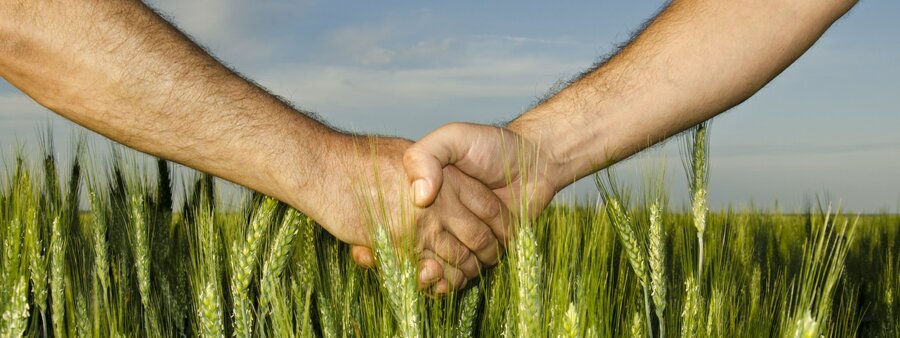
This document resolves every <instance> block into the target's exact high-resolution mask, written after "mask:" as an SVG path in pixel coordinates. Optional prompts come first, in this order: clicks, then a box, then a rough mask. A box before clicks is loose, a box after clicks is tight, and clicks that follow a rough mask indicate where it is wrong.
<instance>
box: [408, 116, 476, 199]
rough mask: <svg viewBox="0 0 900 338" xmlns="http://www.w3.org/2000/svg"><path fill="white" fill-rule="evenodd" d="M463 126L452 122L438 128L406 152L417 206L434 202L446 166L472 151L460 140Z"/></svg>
mask: <svg viewBox="0 0 900 338" xmlns="http://www.w3.org/2000/svg"><path fill="white" fill-rule="evenodd" d="M463 126H464V124H462V123H452V124H448V125H446V126H444V127H441V128H438V129H436V130H434V131H432V132H431V133H430V134H428V135H426V136H425V137H423V138H422V139H421V140H419V141H418V142H416V143H415V144H413V145H412V146H410V147H409V149H407V150H406V152H405V153H404V154H403V167H404V168H405V169H406V175H407V176H408V177H409V181H410V182H412V193H413V196H414V197H415V203H416V206H418V207H420V208H424V207H427V206H429V205H431V204H432V203H434V199H435V198H436V197H437V194H438V192H440V189H441V186H442V185H443V182H444V177H443V169H444V166H447V165H450V164H453V163H455V162H456V160H457V159H458V158H460V157H461V155H462V154H465V153H466V152H467V151H468V146H467V145H466V144H465V143H464V142H460V140H461V139H462V136H463V135H462V134H461V133H460V132H461V131H462V130H460V129H462V127H463Z"/></svg>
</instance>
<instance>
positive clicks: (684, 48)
mask: <svg viewBox="0 0 900 338" xmlns="http://www.w3.org/2000/svg"><path fill="white" fill-rule="evenodd" d="M855 3H856V1H853V0H741V1H719V0H675V1H673V2H672V3H671V4H670V5H669V6H668V7H667V8H665V9H664V10H663V11H662V12H661V13H660V14H659V15H658V16H656V17H655V18H654V19H652V20H651V21H649V22H648V24H647V26H646V28H645V29H644V30H643V31H642V32H641V33H640V34H638V35H637V36H636V37H635V38H634V39H633V41H631V42H630V43H629V44H628V45H627V46H626V47H625V48H623V49H622V50H620V51H619V52H618V53H616V54H615V55H614V56H613V57H611V58H610V59H608V60H606V61H605V62H601V63H600V64H599V65H597V66H596V67H594V68H593V69H591V70H589V71H588V72H585V73H584V74H583V75H582V76H581V77H579V78H578V79H576V80H575V81H573V82H572V83H571V84H570V85H569V86H567V87H566V88H564V89H562V90H561V91H559V92H558V93H556V94H555V95H553V96H551V97H550V98H548V99H547V100H545V101H544V102H542V103H541V104H539V105H538V106H536V107H534V108H533V109H531V110H529V111H528V112H526V113H525V114H523V115H522V116H520V117H519V118H517V119H516V120H514V121H512V122H510V123H509V125H508V126H506V128H498V127H491V126H483V125H474V124H463V123H455V124H450V125H447V126H444V127H441V128H439V129H437V130H435V131H433V132H432V133H430V134H429V135H427V136H425V137H424V138H423V139H422V140H420V141H419V142H417V143H416V144H415V145H414V146H413V147H411V148H410V149H409V150H407V152H406V154H405V155H404V165H405V167H406V170H407V172H408V173H409V179H410V181H411V182H413V185H414V186H415V187H417V189H416V203H417V204H418V205H420V206H425V205H429V204H430V203H431V200H432V199H433V198H434V196H435V195H436V194H437V193H438V191H439V190H440V186H441V179H442V177H441V172H440V169H441V168H442V167H443V166H446V165H449V164H453V165H455V166H456V167H458V168H459V169H460V170H462V171H463V172H465V173H466V174H468V175H469V176H472V177H474V178H476V179H478V180H480V181H481V182H482V183H485V184H486V185H487V186H488V187H490V188H492V189H493V190H494V192H495V193H496V194H497V195H498V196H499V197H500V198H501V199H502V200H503V201H504V202H506V203H507V205H508V206H509V207H510V209H513V210H520V206H524V207H525V208H527V209H528V210H527V212H528V214H529V215H530V216H532V217H533V216H535V215H537V213H538V212H540V210H541V209H543V207H544V206H546V205H547V204H548V203H549V202H550V200H551V199H552V198H553V196H554V195H555V194H556V192H557V191H559V190H560V189H562V188H564V187H565V186H567V185H569V184H572V183H573V182H575V181H576V180H578V179H579V178H582V177H584V176H587V175H589V174H591V173H593V172H595V171H597V170H600V169H602V168H604V167H607V166H609V165H611V164H613V163H615V162H617V161H619V160H622V159H624V158H626V157H628V156H631V155H632V154H635V153H637V152H638V151H640V150H642V149H645V148H647V147H650V146H652V145H653V144H655V143H657V142H659V141H660V140H663V139H665V138H666V137H669V136H672V135H675V134H677V133H679V132H681V131H683V130H686V129H688V128H690V127H691V126H694V125H696V124H697V123H699V122H702V121H705V120H707V119H710V118H712V117H714V116H716V115H717V114H720V113H722V112H724V111H726V110H728V109H729V108H731V107H733V106H735V105H737V104H739V103H741V102H743V101H744V100H746V99H747V98H749V97H750V96H751V95H753V94H754V93H755V92H756V91H758V90H759V89H760V88H762V87H763V86H764V85H765V84H766V83H768V82H769V81H771V80H772V79H773V78H774V77H775V76H777V75H778V74H779V73H781V71H783V70H784V69H785V68H787V67H788V66H789V65H790V64H791V63H793V62H794V61H795V60H796V59H797V58H799V57H800V55H802V54H803V53H804V52H805V51H806V50H807V49H809V47H810V46H812V44H813V43H814V42H815V41H816V40H817V39H818V38H819V37H820V36H821V35H822V34H823V33H824V32H825V30H827V29H828V27H830V26H831V24H832V23H834V22H835V21H836V20H838V19H839V18H840V17H841V16H842V15H843V14H844V13H846V12H847V11H849V10H850V9H851V8H852V7H853V5H854V4H855ZM523 161H524V162H523ZM523 164H524V165H523ZM524 168H527V170H524V171H528V172H529V173H528V174H525V173H523V170H522V169H524ZM523 193H524V195H523ZM522 196H527V197H528V200H527V201H525V202H526V203H522V201H521V200H522ZM525 211H526V210H520V213H524V212H525Z"/></svg>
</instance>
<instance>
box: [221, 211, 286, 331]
mask: <svg viewBox="0 0 900 338" xmlns="http://www.w3.org/2000/svg"><path fill="white" fill-rule="evenodd" d="M277 205H278V201H276V200H274V199H272V198H268V197H267V198H265V200H264V201H263V202H262V204H261V205H260V206H259V208H258V209H257V210H256V212H255V213H254V215H253V217H252V218H251V220H250V225H249V228H248V229H247V233H246V236H245V238H244V242H243V243H238V242H237V241H236V242H235V243H234V245H233V248H234V250H233V251H234V252H233V254H232V257H233V260H232V275H231V294H232V297H233V298H234V332H235V335H236V336H238V337H250V334H251V330H252V324H253V317H252V314H251V312H250V309H251V308H252V306H253V305H252V303H251V301H250V296H249V295H248V294H247V287H249V286H250V280H251V278H252V277H253V272H254V270H255V269H256V264H257V260H258V259H257V256H258V253H259V248H260V246H261V245H262V237H263V234H264V233H265V230H266V226H267V225H268V224H269V222H270V221H271V218H272V214H273V213H274V212H275V207H276V206H277Z"/></svg>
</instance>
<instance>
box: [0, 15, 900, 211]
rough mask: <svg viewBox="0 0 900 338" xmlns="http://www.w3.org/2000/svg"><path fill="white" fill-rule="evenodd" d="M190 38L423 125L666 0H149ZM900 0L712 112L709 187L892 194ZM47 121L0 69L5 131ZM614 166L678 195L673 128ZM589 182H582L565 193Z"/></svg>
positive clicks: (617, 29) (299, 98) (575, 67)
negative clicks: (652, 178) (655, 172)
mask: <svg viewBox="0 0 900 338" xmlns="http://www.w3.org/2000/svg"><path fill="white" fill-rule="evenodd" d="M151 3H152V4H153V6H155V7H157V8H158V9H160V10H161V11H162V12H164V13H165V14H166V15H167V16H168V17H169V18H171V19H172V21H174V22H175V23H176V25H178V26H179V27H181V28H182V29H183V30H184V31H185V32H187V33H188V34H189V35H191V36H193V37H194V38H195V39H196V40H197V41H198V42H199V43H200V44H202V45H204V46H206V47H207V48H208V49H209V50H210V51H211V52H212V53H213V54H214V55H216V56H217V57H219V58H220V59H221V60H223V61H225V62H226V63H228V64H229V65H230V66H232V67H233V68H235V69H236V70H238V71H240V72H241V73H243V74H244V75H246V76H248V77H249V78H251V79H253V80H255V81H257V82H258V83H260V84H261V85H262V86H264V87H266V88H268V89H270V90H271V91H273V92H274V93H276V94H278V95H280V96H282V97H285V98H286V99H288V100H290V101H292V102H294V103H295V104H296V105H298V106H299V107H302V108H303V109H306V110H311V111H315V112H317V113H318V114H319V115H321V116H322V117H323V118H324V119H325V120H327V121H328V122H329V123H330V124H332V125H335V126H338V127H340V128H343V129H349V130H353V131H358V132H373V133H384V134H395V135H399V136H403V137H408V138H413V139H415V138H419V137H421V136H422V135H424V134H425V133H427V132H428V131H429V130H431V129H434V128H436V127H438V126H440V125H442V124H444V123H447V122H453V121H472V122H486V123H487V122H499V121H506V120H509V119H511V118H514V117H515V116H516V115H517V114H519V113H520V112H522V111H523V110H525V109H526V108H527V107H528V106H529V105H530V104H531V103H532V102H534V101H535V100H536V99H537V98H539V97H541V96H542V95H543V94H544V93H545V92H546V91H547V90H548V89H549V88H550V87H551V86H552V85H553V84H554V83H556V82H557V81H559V80H565V79H568V78H570V77H571V76H573V75H574V74H577V73H579V72H580V71H582V70H583V69H585V68H586V67H588V66H590V65H591V64H592V63H593V62H594V61H595V60H596V59H597V58H598V57H600V56H602V55H605V54H607V53H609V52H611V51H613V50H614V48H615V46H616V45H617V44H619V43H622V42H623V41H625V40H627V38H628V37H629V36H630V34H631V32H632V31H633V30H635V29H637V28H638V27H639V26H640V24H641V23H642V22H644V21H645V20H646V19H648V18H649V17H650V16H652V15H653V14H654V13H655V12H656V11H657V10H658V8H659V7H660V6H661V5H662V4H663V2H661V1H628V2H625V1H617V2H609V1H592V2H587V1H582V2H566V3H565V5H558V4H549V3H547V2H465V3H462V2H439V3H426V2H417V1H383V2H348V1H331V2H318V1H279V0H268V1H238V0H195V1H178V0H156V1H152V2H151ZM898 17H900V2H897V1H876V0H873V1H865V2H862V3H860V4H859V5H857V7H856V8H855V9H854V10H853V11H852V12H851V13H850V14H849V15H848V16H846V17H845V18H844V19H842V20H841V21H839V22H838V23H837V24H835V25H834V26H833V27H832V28H831V30H829V32H828V33H826V35H825V36H824V38H823V39H822V40H820V41H819V42H818V43H817V44H816V45H815V46H814V47H813V48H812V49H810V50H809V51H808V52H807V53H806V54H805V55H804V56H803V57H802V58H801V59H800V60H799V61H797V62H796V63H795V64H794V65H793V66H791V67H790V68H789V69H788V70H786V71H785V72H784V73H783V74H782V75H781V76H779V77H778V78H777V79H775V80H774V81H773V82H772V83H770V84H769V85H768V86H767V87H766V88H764V89H763V90H762V91H760V92H759V93H757V94H756V95H755V96H754V97H752V98H751V99H750V100H748V101H747V102H745V103H744V104H742V105H740V106H739V107H737V108H735V109H733V110H732V111H730V112H727V113H725V114H723V115H722V116H720V117H718V118H716V120H715V121H714V122H713V126H712V131H711V133H712V146H711V181H710V198H711V202H712V205H713V206H714V207H724V206H727V205H728V204H735V205H741V204H747V203H750V202H754V203H756V204H757V205H772V204H773V203H774V201H776V200H777V201H779V204H780V205H781V206H783V207H784V208H785V209H788V210H794V209H796V208H799V207H802V206H803V203H804V201H805V200H807V199H808V198H810V197H814V196H815V195H821V196H826V195H827V196H830V197H831V198H832V199H833V200H835V202H837V201H841V203H842V205H843V206H845V207H846V208H849V209H852V210H854V211H877V210H879V209H882V208H887V209H890V210H896V209H897V208H898V205H900V175H898V173H900V133H898V130H900V114H898V104H897V103H896V102H897V95H898V94H900V82H898V79H900V65H898V62H897V60H900V44H897V43H896V37H897V36H898V35H900V23H898V22H897V20H896V18H898ZM48 121H49V122H50V123H51V124H52V126H53V128H54V133H55V134H56V140H57V144H58V146H57V150H58V151H59V152H62V153H63V154H62V155H63V157H65V156H66V155H67V152H68V151H69V147H67V146H65V144H66V143H67V142H68V140H71V134H72V132H73V131H76V130H78V129H79V128H78V127H74V126H73V125H72V124H71V123H69V122H67V121H65V120H63V119H61V118H59V117H57V116H56V115H54V114H53V113H51V112H48V111H47V110H45V109H43V108H41V107H40V106H38V105H37V104H35V103H34V102H32V101H31V100H30V99H28V98H27V97H26V96H24V95H23V94H21V93H20V92H19V91H18V90H17V89H15V88H13V87H12V86H10V85H9V84H6V83H5V82H0V145H2V148H3V149H4V152H5V153H6V154H8V153H9V151H10V150H11V149H12V147H13V144H14V143H15V142H16V141H17V140H20V141H23V142H25V143H26V144H36V143H37V132H36V130H38V129H39V128H41V127H42V126H45V125H46V124H47V123H48ZM670 143H671V144H670V145H667V146H664V147H660V148H657V149H654V150H652V151H650V152H648V154H646V155H643V156H639V157H638V158H636V159H632V160H629V161H627V162H625V163H622V164H621V165H619V166H618V169H617V171H618V172H619V173H620V175H621V176H622V177H623V178H624V179H626V180H629V181H631V182H637V178H638V177H639V173H638V172H639V170H641V169H642V168H646V167H648V165H647V164H645V163H655V165H659V164H658V163H660V161H659V160H658V159H659V158H664V159H666V161H665V163H667V172H668V173H669V177H670V178H671V179H670V183H671V185H672V196H673V200H674V201H676V203H680V201H683V199H682V196H685V195H686V193H685V189H684V186H685V184H684V182H683V179H682V176H684V174H683V170H682V168H681V162H680V160H679V157H678V156H679V154H678V144H677V142H670ZM593 190H594V188H593V186H592V185H591V184H590V182H580V183H578V184H576V185H575V186H574V187H573V188H572V189H569V190H568V191H567V192H566V193H565V194H564V195H565V196H584V195H585V194H589V193H591V192H592V191H593Z"/></svg>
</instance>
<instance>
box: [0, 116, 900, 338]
mask: <svg viewBox="0 0 900 338" xmlns="http://www.w3.org/2000/svg"><path fill="white" fill-rule="evenodd" d="M694 135H699V134H694ZM695 137H696V136H695ZM687 144H692V147H693V149H695V153H693V155H697V154H696V150H697V149H698V148H697V145H702V144H703V142H693V143H690V141H688V143H687ZM689 148H690V147H689ZM116 149H117V150H114V151H113V153H114V154H116V155H115V156H113V157H112V158H106V159H104V158H92V157H90V156H89V155H87V154H90V153H91V152H90V151H86V150H84V149H83V148H82V150H80V151H76V152H75V153H76V154H81V155H80V156H78V158H77V160H76V161H75V162H72V163H66V164H60V163H58V162H57V161H56V160H55V158H54V156H53V155H52V154H53V151H52V150H51V149H49V147H48V148H47V149H46V150H45V151H44V152H43V154H42V155H39V156H29V155H28V154H19V156H18V157H13V158H10V159H7V162H6V163H7V171H6V176H4V179H3V181H2V182H3V183H2V185H0V187H2V188H0V224H2V225H3V227H2V228H0V230H2V231H0V234H2V237H0V245H2V247H3V250H4V251H3V256H2V261H0V263H2V264H0V269H2V270H0V271H2V275H0V277H2V279H0V283H3V284H2V288H0V292H2V295H0V296H2V299H7V300H9V301H7V302H3V303H0V313H2V314H3V316H2V321H0V330H2V332H0V336H4V337H6V336H17V335H20V334H22V335H25V336H30V337H40V336H53V337H66V336H73V337H75V336H78V337H81V336H97V337H106V336H125V337H131V336H151V337H156V336H204V337H222V336H239V337H251V336H253V337H258V336H263V337H268V336H278V337H281V336H301V337H311V336H321V337H393V336H400V337H460V336H463V337H465V336H474V337H497V336H506V337H511V336H518V337H535V336H548V337H549V336H553V337H608V336H633V337H648V336H653V337H660V336H663V335H666V336H670V337H671V336H679V337H721V336H744V337H758V336H785V337H819V336H825V337H852V336H862V337H871V336H880V337H894V336H896V335H897V334H898V333H900V325H898V323H900V320H898V318H897V314H900V312H898V311H900V306H898V302H897V301H896V300H895V298H896V297H897V292H898V291H900V265H898V264H897V263H898V262H896V257H900V246H898V245H897V233H898V229H900V217H898V216H896V215H891V214H880V215H863V216H857V215H853V214H850V215H846V214H843V213H842V212H841V211H840V210H839V209H838V208H837V207H836V206H834V207H832V206H829V204H828V203H827V201H818V202H812V203H811V204H810V206H809V209H808V210H807V211H806V212H805V213H800V214H797V213H785V212H781V211H779V210H773V209H765V208H761V209H753V208H741V209H728V210H720V211H713V212H707V211H706V210H705V203H706V202H705V193H699V194H698V193H696V192H703V191H705V184H706V183H705V182H697V181H695V179H697V178H702V177H705V174H704V173H703V170H705V169H704V168H705V165H704V164H703V162H702V161H705V160H704V158H703V156H702V154H700V155H701V156H700V157H694V158H695V159H694V160H688V162H687V163H689V165H688V168H689V169H690V170H692V171H693V172H692V175H691V176H689V181H692V182H695V183H694V185H693V186H692V187H691V189H690V190H691V191H693V192H694V193H693V194H692V197H691V198H689V200H691V204H690V205H689V206H688V207H687V208H684V209H682V208H678V207H669V206H668V204H667V202H666V201H667V200H668V199H669V194H668V193H667V190H666V189H664V186H665V184H663V183H664V180H665V178H664V176H663V175H662V174H661V171H656V172H655V174H653V175H645V176H644V177H645V178H646V179H645V180H644V181H642V182H643V183H642V184H641V185H639V186H627V185H624V184H622V183H621V182H618V181H616V180H615V179H614V178H613V177H612V176H611V174H610V173H607V172H603V173H601V174H600V175H598V176H596V177H595V178H596V179H597V182H598V187H599V188H600V192H601V196H603V203H597V204H594V203H580V204H577V203H570V204H555V205H553V206H551V207H550V208H548V209H547V210H546V211H545V212H544V213H543V214H542V216H541V217H540V218H539V219H538V220H536V221H534V222H525V221H522V222H520V223H518V224H516V225H515V227H516V230H515V232H514V233H515V235H514V240H513V242H512V243H510V249H509V252H508V253H507V256H506V258H505V259H504V260H503V262H502V263H501V264H500V265H499V266H498V267H496V268H494V269H491V270H489V271H487V272H486V274H485V275H484V276H483V277H482V278H480V279H478V280H476V281H472V282H470V283H469V286H468V287H467V288H465V289H464V290H462V291H460V292H458V293H455V294H451V295H450V296H448V297H445V298H441V299H432V298H429V297H427V296H426V295H424V294H422V293H420V292H418V291H417V290H416V288H415V285H416V283H415V271H414V264H415V258H414V254H413V253H412V252H410V251H409V249H408V247H407V246H405V245H403V243H405V242H403V240H402V239H396V238H391V237H390V236H388V235H386V233H385V232H384V228H382V227H379V226H378V225H384V224H387V223H388V222H392V221H393V220H386V219H381V220H378V219H374V220H373V231H375V238H376V243H375V249H376V256H377V260H378V264H377V268H376V269H375V270H370V271H364V270H360V269H358V268H357V267H356V266H355V265H353V263H352V262H351V260H350V258H349V255H348V247H347V246H346V245H344V244H341V243H339V242H337V241H336V240H335V239H334V238H333V237H331V236H330V235H328V234H327V233H325V232H324V231H322V230H321V229H320V228H319V227H318V226H316V225H315V224H314V222H312V220H310V219H308V218H306V217H305V216H303V215H301V214H299V213H298V212H296V211H294V210H293V209H291V208H289V207H287V206H286V205H283V204H281V203H278V202H277V201H274V200H271V199H268V198H265V197H263V196H259V195H255V194H251V193H249V192H248V193H245V194H244V196H245V198H244V199H242V200H241V202H239V203H237V205H238V209H237V210H234V209H231V208H229V209H220V206H219V203H218V202H217V200H218V198H219V195H220V194H219V193H217V192H216V188H215V183H214V182H215V181H214V180H213V179H212V177H210V176H206V175H199V174H195V175H194V177H193V178H190V179H173V174H172V172H171V168H172V165H171V164H169V163H167V162H165V161H157V160H138V159H136V158H135V157H134V156H133V154H130V153H128V152H127V151H123V150H122V149H120V148H116ZM701 150H702V149H701ZM686 156H688V157H690V156H689V155H686ZM698 160H699V161H701V162H697V161H698ZM175 185H183V186H184V188H183V189H182V190H183V191H184V192H185V193H184V195H185V196H183V197H182V198H180V199H181V200H182V201H184V202H182V203H178V204H175V203H174V202H173V201H174V198H173V192H172V191H173V189H172V187H173V186H175ZM695 187H696V188H695ZM82 190H84V192H85V193H84V194H82V193H80V191H82ZM83 195H86V196H87V201H86V203H87V204H88V205H89V206H90V211H83V210H80V208H78V207H77V206H78V205H80V204H82V203H81V202H80V201H79V199H81V196H83ZM698 196H701V197H699V198H701V199H698ZM698 206H699V207H698ZM701 225H702V229H701ZM698 234H703V236H702V238H703V239H704V240H705V241H704V243H702V244H701V243H699V242H698V238H699V237H698ZM701 247H702V250H701ZM701 251H702V252H703V254H701ZM701 255H702V257H703V258H702V261H701V260H700V258H699V257H700V256H701ZM700 266H702V269H699V267H700ZM651 332H652V334H651Z"/></svg>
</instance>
